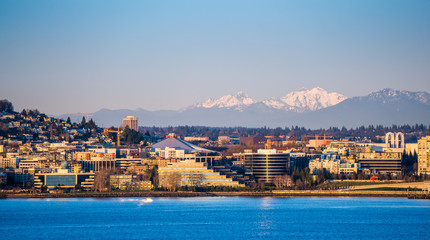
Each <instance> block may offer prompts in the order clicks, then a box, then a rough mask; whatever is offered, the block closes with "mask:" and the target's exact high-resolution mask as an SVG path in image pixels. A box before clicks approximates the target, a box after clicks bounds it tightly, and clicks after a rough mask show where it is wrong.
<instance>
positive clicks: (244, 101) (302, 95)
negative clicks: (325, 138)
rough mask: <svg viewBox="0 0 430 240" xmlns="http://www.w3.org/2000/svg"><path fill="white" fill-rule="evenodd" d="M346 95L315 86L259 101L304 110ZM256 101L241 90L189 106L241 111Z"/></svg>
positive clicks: (334, 103) (289, 108)
mask: <svg viewBox="0 0 430 240" xmlns="http://www.w3.org/2000/svg"><path fill="white" fill-rule="evenodd" d="M345 99H346V97H345V96H344V95H342V94H340V93H336V92H332V93H329V92H327V91H326V90H324V89H322V88H320V87H315V88H312V89H310V90H308V89H306V88H302V89H300V90H298V91H295V92H291V93H288V94H287V95H285V96H284V97H281V98H270V99H267V100H264V101H262V102H261V103H262V104H264V105H266V106H268V107H270V108H275V109H279V110H285V111H294V112H306V111H315V110H319V109H322V108H326V107H330V106H333V105H336V104H338V103H340V102H342V101H343V100H345ZM255 103H260V102H256V101H255V100H253V99H252V98H250V97H249V96H248V95H246V94H245V93H243V92H242V91H240V92H238V93H236V94H234V95H225V96H222V97H220V98H217V99H212V98H209V99H207V100H205V101H203V102H201V103H196V104H193V105H192V106H191V107H189V108H227V109H234V110H239V111H243V110H244V109H245V108H246V107H249V106H250V105H252V104H255Z"/></svg>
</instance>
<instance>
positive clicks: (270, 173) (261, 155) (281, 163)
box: [245, 149, 290, 183]
mask: <svg viewBox="0 0 430 240" xmlns="http://www.w3.org/2000/svg"><path fill="white" fill-rule="evenodd" d="M245 170H246V172H247V173H248V174H252V175H253V176H254V178H255V179H258V180H259V181H264V182H266V183H271V182H272V180H273V178H275V177H276V176H278V175H284V174H289V173H290V154H289V153H277V152H276V149H258V152H257V153H247V152H245Z"/></svg>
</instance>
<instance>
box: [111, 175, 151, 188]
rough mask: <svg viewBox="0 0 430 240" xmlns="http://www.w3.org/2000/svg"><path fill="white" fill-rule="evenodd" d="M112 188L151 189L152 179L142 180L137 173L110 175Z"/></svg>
mask: <svg viewBox="0 0 430 240" xmlns="http://www.w3.org/2000/svg"><path fill="white" fill-rule="evenodd" d="M109 180H110V185H111V187H112V189H119V190H151V189H152V183H151V181H141V180H140V179H139V177H138V176H137V175H133V174H115V175H110V176H109Z"/></svg>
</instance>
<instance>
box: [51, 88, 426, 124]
mask: <svg viewBox="0 0 430 240" xmlns="http://www.w3.org/2000/svg"><path fill="white" fill-rule="evenodd" d="M127 115H134V116H136V117H138V118H139V125H141V126H177V125H198V126H214V127H224V126H227V127H229V126H231V127H234V126H244V127H263V126H268V127H286V126H292V125H297V126H304V127H307V128H326V127H331V126H333V127H342V126H345V127H357V126H361V125H378V124H381V125H392V124H416V123H418V124H421V123H422V124H430V94H429V93H427V92H408V91H403V90H393V89H383V90H380V91H377V92H373V93H370V94H369V95H367V96H361V97H352V98H349V99H348V98H347V97H345V96H344V95H342V94H340V93H336V92H332V93H329V92H327V91H326V90H324V89H322V88H319V87H317V88H313V89H310V90H307V89H301V90H299V91H294V92H291V93H288V94H286V95H285V96H283V97H279V98H276V97H274V98H270V99H266V100H263V101H256V100H254V99H252V98H251V97H249V96H248V95H246V94H245V93H243V92H238V93H237V94H234V95H226V96H222V97H220V98H218V99H207V100H205V101H202V102H200V103H195V104H193V105H191V106H189V107H187V108H183V109H181V110H178V111H171V110H159V111H147V110H144V109H137V110H128V109H119V110H109V109H101V110H99V111H97V112H95V113H93V119H94V120H95V121H96V123H97V124H98V125H100V126H104V127H110V126H119V125H120V124H121V122H122V118H123V117H125V116H127ZM68 116H70V117H71V119H72V120H73V121H80V120H81V118H82V117H77V116H73V115H72V114H64V115H61V116H59V117H61V118H64V119H65V118H67V117H68Z"/></svg>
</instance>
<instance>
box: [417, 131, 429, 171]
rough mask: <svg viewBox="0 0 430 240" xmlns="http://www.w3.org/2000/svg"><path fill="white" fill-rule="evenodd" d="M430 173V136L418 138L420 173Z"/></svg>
mask: <svg viewBox="0 0 430 240" xmlns="http://www.w3.org/2000/svg"><path fill="white" fill-rule="evenodd" d="M421 174H430V136H427V137H423V138H421V139H419V140H418V175H421Z"/></svg>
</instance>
